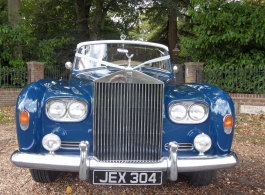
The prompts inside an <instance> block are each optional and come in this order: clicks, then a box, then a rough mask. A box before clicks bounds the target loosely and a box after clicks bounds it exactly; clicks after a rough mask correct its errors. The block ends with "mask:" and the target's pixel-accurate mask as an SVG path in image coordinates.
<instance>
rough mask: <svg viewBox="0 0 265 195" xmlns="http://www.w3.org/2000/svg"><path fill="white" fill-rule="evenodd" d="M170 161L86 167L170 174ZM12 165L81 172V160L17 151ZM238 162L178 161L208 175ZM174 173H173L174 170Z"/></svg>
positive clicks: (94, 162) (184, 168) (90, 161)
mask: <svg viewBox="0 0 265 195" xmlns="http://www.w3.org/2000/svg"><path fill="white" fill-rule="evenodd" d="M168 159H169V158H168V157H162V158H161V159H160V160H159V161H158V162H155V163H107V162H99V161H98V159H97V158H95V157H92V156H90V157H87V159H86V165H87V169H88V171H89V170H94V169H97V170H106V169H108V170H117V169H118V170H130V171H167V170H169V169H170V168H169V163H168V161H169V160H168ZM10 160H11V162H12V163H13V164H14V165H15V166H18V167H24V168H30V169H43V170H54V171H72V172H79V170H80V156H78V155H68V156H65V155H59V154H50V153H45V154H34V153H31V154H30V153H23V152H20V151H15V152H14V153H13V154H12V155H11V158H10ZM237 163H238V159H237V156H236V154H235V153H233V152H231V153H230V154H227V155H222V156H193V157H188V156H187V157H178V158H177V169H178V172H194V171H207V170H216V169H225V168H231V167H234V166H236V164H237ZM170 170H173V169H170Z"/></svg>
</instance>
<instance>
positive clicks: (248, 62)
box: [181, 0, 265, 68]
mask: <svg viewBox="0 0 265 195" xmlns="http://www.w3.org/2000/svg"><path fill="white" fill-rule="evenodd" d="M189 14H190V17H191V23H192V24H193V36H182V37H181V41H182V44H183V45H184V47H185V48H186V49H187V50H188V51H189V54H190V55H191V56H192V57H193V59H194V60H195V61H204V62H206V64H207V66H206V68H207V67H208V68H212V67H213V66H215V67H220V66H253V65H259V64H262V65H265V35H264V32H265V25H264V24H265V6H264V3H263V2H261V1H241V2H239V1H229V2H227V1H226V0H220V1H215V0H210V1H203V0H193V7H191V8H190V9H189Z"/></svg>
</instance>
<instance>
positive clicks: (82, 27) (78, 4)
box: [75, 0, 88, 38]
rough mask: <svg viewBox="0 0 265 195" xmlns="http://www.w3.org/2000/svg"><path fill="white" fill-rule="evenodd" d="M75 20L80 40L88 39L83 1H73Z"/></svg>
mask: <svg viewBox="0 0 265 195" xmlns="http://www.w3.org/2000/svg"><path fill="white" fill-rule="evenodd" d="M75 9H76V19H77V25H78V34H79V37H80V38H88V23H87V17H86V15H87V14H86V7H85V1H84V0H76V1H75Z"/></svg>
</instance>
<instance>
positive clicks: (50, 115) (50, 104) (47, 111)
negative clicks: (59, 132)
mask: <svg viewBox="0 0 265 195" xmlns="http://www.w3.org/2000/svg"><path fill="white" fill-rule="evenodd" d="M55 103H60V104H62V105H63V106H64V109H65V111H64V112H63V114H62V115H61V116H60V117H55V116H53V114H52V113H51V112H50V108H51V106H52V105H53V104H55ZM46 113H47V115H48V117H49V118H53V119H54V120H60V119H61V118H63V117H64V116H65V115H66V113H67V105H66V104H65V102H63V101H62V100H60V99H54V100H53V101H49V102H47V103H46Z"/></svg>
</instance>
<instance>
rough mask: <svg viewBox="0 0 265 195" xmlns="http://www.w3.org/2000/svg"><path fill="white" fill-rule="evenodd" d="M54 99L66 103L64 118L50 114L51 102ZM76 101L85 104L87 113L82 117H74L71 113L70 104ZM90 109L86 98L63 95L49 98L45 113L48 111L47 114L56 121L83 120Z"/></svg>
mask: <svg viewBox="0 0 265 195" xmlns="http://www.w3.org/2000/svg"><path fill="white" fill-rule="evenodd" d="M54 101H62V102H64V103H65V104H66V114H65V115H64V117H62V118H53V117H52V116H50V115H49V111H48V109H49V104H51V103H52V102H54ZM75 102H80V103H81V104H83V105H84V106H85V113H84V115H83V116H82V117H80V118H77V119H76V118H72V117H71V116H70V115H69V106H70V105H71V104H72V103H75ZM88 111H89V103H88V102H87V101H86V100H84V99H81V98H67V97H62V98H60V97H59V98H51V99H48V100H47V101H46V104H45V113H46V116H47V117H48V118H49V119H50V120H52V121H55V122H81V121H83V120H84V119H85V118H86V117H87V115H88Z"/></svg>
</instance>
